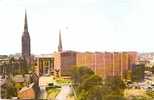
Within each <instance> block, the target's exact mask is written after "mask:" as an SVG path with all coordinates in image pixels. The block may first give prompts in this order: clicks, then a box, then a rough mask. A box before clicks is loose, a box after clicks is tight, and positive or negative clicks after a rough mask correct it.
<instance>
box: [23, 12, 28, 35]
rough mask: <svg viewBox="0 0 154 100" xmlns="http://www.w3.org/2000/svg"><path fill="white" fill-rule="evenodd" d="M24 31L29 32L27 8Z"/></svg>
mask: <svg viewBox="0 0 154 100" xmlns="http://www.w3.org/2000/svg"><path fill="white" fill-rule="evenodd" d="M24 32H26V33H28V22H27V12H26V10H25V23H24Z"/></svg>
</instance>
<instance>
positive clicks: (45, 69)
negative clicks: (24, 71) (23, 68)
mask: <svg viewBox="0 0 154 100" xmlns="http://www.w3.org/2000/svg"><path fill="white" fill-rule="evenodd" d="M34 72H35V73H36V75H37V76H42V75H52V74H53V73H54V58H53V57H52V56H39V57H36V60H35V66H34Z"/></svg>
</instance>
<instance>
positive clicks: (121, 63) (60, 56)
mask: <svg viewBox="0 0 154 100" xmlns="http://www.w3.org/2000/svg"><path fill="white" fill-rule="evenodd" d="M60 47H61V48H60ZM53 57H54V70H55V75H58V76H69V75H70V74H71V70H72V68H73V67H80V66H85V67H89V68H90V69H92V70H93V71H94V72H95V73H96V74H97V75H99V76H101V77H102V78H106V77H112V76H121V77H124V75H125V74H126V73H127V72H128V71H131V70H132V68H133V67H134V66H135V64H136V61H137V59H138V54H137V52H134V51H128V52H76V51H63V49H62V40H61V32H60V33H59V46H58V52H55V53H54V54H53Z"/></svg>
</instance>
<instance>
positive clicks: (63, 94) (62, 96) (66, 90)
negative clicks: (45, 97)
mask: <svg viewBox="0 0 154 100" xmlns="http://www.w3.org/2000/svg"><path fill="white" fill-rule="evenodd" d="M71 93H72V88H71V87H70V86H69V85H64V86H62V89H61V91H60V93H59V94H58V95H57V97H56V100H67V97H68V96H69V95H70V94H71Z"/></svg>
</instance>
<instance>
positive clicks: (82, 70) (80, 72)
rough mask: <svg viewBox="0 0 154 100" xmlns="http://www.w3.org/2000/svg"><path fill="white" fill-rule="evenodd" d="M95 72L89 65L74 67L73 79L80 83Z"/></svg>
mask: <svg viewBox="0 0 154 100" xmlns="http://www.w3.org/2000/svg"><path fill="white" fill-rule="evenodd" d="M93 74H94V72H93V71H92V70H91V69H89V68H88V67H84V66H82V67H74V68H73V70H72V79H73V82H74V83H76V84H80V83H81V81H82V80H84V79H85V77H88V76H90V75H93Z"/></svg>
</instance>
